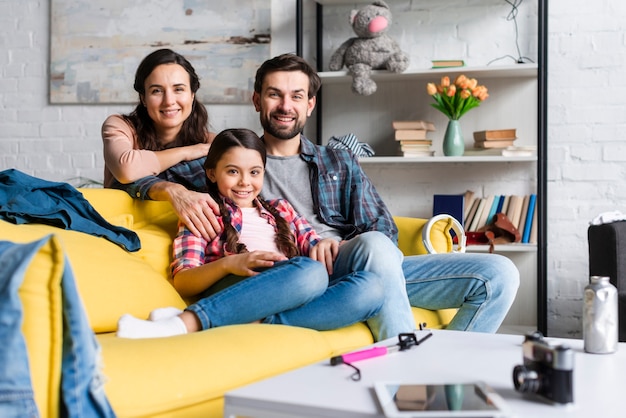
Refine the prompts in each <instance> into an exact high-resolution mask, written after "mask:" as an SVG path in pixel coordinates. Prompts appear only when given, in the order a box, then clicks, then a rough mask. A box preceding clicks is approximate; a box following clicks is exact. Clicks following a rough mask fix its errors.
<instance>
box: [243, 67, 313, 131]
mask: <svg viewBox="0 0 626 418" xmlns="http://www.w3.org/2000/svg"><path fill="white" fill-rule="evenodd" d="M308 90H309V78H308V77H307V75H306V74H304V73H303V72H301V71H274V72H271V73H268V74H267V75H266V76H265V79H264V80H263V86H262V89H261V92H260V93H256V92H255V93H254V95H253V102H254V107H255V108H256V110H257V112H259V115H260V119H261V126H263V129H264V131H265V136H266V138H267V136H268V135H269V136H272V137H274V138H277V139H283V140H288V139H292V138H295V137H297V136H298V135H299V134H300V132H302V129H304V125H305V124H306V120H307V118H308V117H309V116H311V112H312V111H313V108H314V107H315V97H312V98H310V99H309V97H308V94H309V91H308Z"/></svg>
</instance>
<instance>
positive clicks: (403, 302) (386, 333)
mask: <svg viewBox="0 0 626 418" xmlns="http://www.w3.org/2000/svg"><path fill="white" fill-rule="evenodd" d="M402 259H403V255H402V252H401V251H400V250H399V249H398V247H397V246H396V245H395V244H394V243H393V241H391V240H390V239H389V238H388V237H387V236H386V235H384V234H382V233H381V232H377V231H370V232H365V233H363V234H360V235H358V236H356V237H354V238H352V239H351V240H348V241H344V242H343V243H342V244H341V245H340V246H339V254H338V255H337V259H336V260H335V264H334V266H333V276H335V275H338V276H341V275H344V274H347V273H349V272H351V271H355V270H363V271H369V272H372V273H374V274H376V275H377V276H379V277H382V279H383V286H384V290H383V292H384V301H383V305H382V307H381V309H380V311H379V312H378V314H377V315H375V316H373V317H371V318H370V319H368V320H367V325H368V326H369V328H370V331H371V332H372V335H373V336H374V339H375V340H376V341H380V340H384V339H386V338H391V337H396V336H397V335H398V334H400V333H403V332H411V331H413V330H414V329H415V320H414V319H413V314H412V312H411V306H410V305H409V298H408V296H407V292H406V286H405V280H404V274H403V272H402Z"/></svg>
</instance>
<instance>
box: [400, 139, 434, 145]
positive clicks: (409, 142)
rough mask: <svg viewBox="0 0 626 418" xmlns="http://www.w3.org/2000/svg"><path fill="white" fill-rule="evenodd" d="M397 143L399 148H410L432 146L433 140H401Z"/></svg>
mask: <svg viewBox="0 0 626 418" xmlns="http://www.w3.org/2000/svg"><path fill="white" fill-rule="evenodd" d="M398 142H400V146H411V145H428V146H430V145H432V144H433V140H432V139H401V140H399V141H398Z"/></svg>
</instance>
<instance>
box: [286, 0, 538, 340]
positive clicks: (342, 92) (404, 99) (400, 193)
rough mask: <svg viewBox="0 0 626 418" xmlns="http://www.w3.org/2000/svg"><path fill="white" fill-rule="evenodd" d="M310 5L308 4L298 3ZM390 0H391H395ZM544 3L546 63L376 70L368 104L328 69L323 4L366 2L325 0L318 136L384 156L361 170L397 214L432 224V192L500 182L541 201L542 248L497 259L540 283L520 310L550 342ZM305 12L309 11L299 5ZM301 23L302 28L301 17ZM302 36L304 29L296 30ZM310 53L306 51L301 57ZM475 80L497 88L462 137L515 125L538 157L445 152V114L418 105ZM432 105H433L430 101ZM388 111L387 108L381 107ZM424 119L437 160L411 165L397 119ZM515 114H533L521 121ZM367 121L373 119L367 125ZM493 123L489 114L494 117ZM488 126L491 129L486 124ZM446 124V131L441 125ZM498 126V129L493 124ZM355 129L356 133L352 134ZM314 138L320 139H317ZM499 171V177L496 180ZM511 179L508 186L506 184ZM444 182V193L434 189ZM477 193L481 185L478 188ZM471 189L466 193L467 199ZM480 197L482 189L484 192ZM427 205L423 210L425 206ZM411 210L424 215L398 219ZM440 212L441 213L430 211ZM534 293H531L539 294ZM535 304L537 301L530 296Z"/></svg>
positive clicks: (319, 8)
mask: <svg viewBox="0 0 626 418" xmlns="http://www.w3.org/2000/svg"><path fill="white" fill-rule="evenodd" d="M299 1H301V0H299ZM390 1H391V0H390ZM536 1H537V6H538V7H537V14H538V16H537V22H538V27H537V42H538V45H537V46H538V49H537V52H538V57H537V63H536V64H535V63H531V64H514V65H498V66H482V67H461V68H445V69H423V70H422V69H418V70H415V69H411V70H409V71H407V72H405V73H400V74H394V73H390V72H386V71H375V72H374V73H373V75H372V78H373V79H374V81H376V83H377V84H378V91H377V92H376V93H375V96H369V97H360V96H357V95H355V94H353V93H352V92H351V91H350V83H351V80H352V79H351V76H350V75H349V74H348V73H347V72H346V71H332V72H329V71H323V69H324V68H323V65H324V64H323V62H322V61H323V59H322V57H323V53H324V51H323V44H322V40H323V39H322V33H323V30H324V28H323V6H324V5H328V4H346V3H349V4H351V3H358V2H359V1H345V0H318V1H317V2H316V3H317V4H316V25H317V56H318V60H317V62H318V71H319V74H320V77H321V78H322V86H323V87H322V89H321V91H320V94H319V95H318V101H317V115H316V121H317V123H316V130H315V133H314V136H313V137H316V138H317V141H318V143H320V144H321V143H324V142H325V141H327V140H328V139H329V138H330V137H331V136H333V135H342V134H346V133H348V132H351V133H354V134H355V135H356V136H357V138H359V139H360V140H363V141H364V142H367V143H368V144H369V145H370V146H372V147H373V148H374V150H375V152H376V156H374V157H368V158H362V159H361V160H360V162H361V165H362V166H363V168H364V170H365V171H366V173H367V174H368V176H369V177H370V178H372V181H374V184H375V185H376V187H377V189H378V191H379V193H380V194H381V196H383V199H384V200H385V202H386V203H387V204H388V206H389V207H390V210H391V212H392V213H394V214H399V215H401V216H427V215H426V211H427V210H428V205H429V203H432V200H431V201H430V202H429V201H428V198H430V197H432V194H433V193H435V192H436V193H459V183H458V179H459V178H460V179H462V181H463V183H462V184H464V185H466V186H467V187H465V186H460V187H464V188H463V190H462V191H464V190H466V189H470V190H475V188H476V187H480V188H482V190H483V192H484V191H486V190H492V191H493V190H496V187H497V182H504V183H503V184H506V190H507V193H508V194H530V193H536V194H537V207H536V211H537V223H538V241H537V244H536V245H534V244H516V245H499V246H496V252H498V253H502V254H503V255H506V256H507V257H510V258H511V259H513V261H514V262H515V263H516V265H518V268H519V269H520V273H521V274H522V277H529V276H532V277H536V282H535V283H523V284H522V287H525V289H522V288H520V292H522V291H524V292H526V295H528V294H530V299H532V295H536V300H525V301H523V302H522V303H521V306H519V307H518V308H519V310H520V311H526V312H529V311H533V310H534V311H535V312H536V318H535V322H536V329H538V330H540V331H542V332H543V333H544V334H547V306H546V305H547V297H546V294H547V285H546V283H547V278H546V270H547V268H546V258H547V257H546V251H547V246H546V200H547V194H546V191H547V185H546V181H547V177H546V172H547V157H546V140H547V136H546V135H547V122H546V120H547V116H546V111H547V98H546V91H547V86H546V77H547V70H546V67H547V62H546V56H547V1H546V0H536ZM299 11H300V13H301V12H302V7H299ZM299 22H302V19H301V16H300V18H299ZM297 30H298V31H300V33H301V31H302V27H301V25H299V28H297ZM299 50H300V51H301V50H302V49H301V47H300V49H299ZM461 73H462V74H465V75H467V76H468V77H474V78H477V79H478V80H479V83H480V84H484V85H486V86H487V87H488V88H489V92H490V98H489V99H488V100H487V101H485V102H484V103H482V104H481V106H480V108H479V109H475V110H472V112H470V114H472V115H473V116H474V117H464V118H463V119H462V120H461V124H462V128H463V131H464V132H465V133H466V135H469V134H470V133H471V132H473V131H477V130H484V129H500V128H509V127H516V128H517V131H518V137H519V140H518V141H517V143H518V144H519V145H536V146H537V155H536V156H533V157H514V158H511V157H506V158H505V157H500V156H493V155H489V156H467V157H445V156H443V155H442V153H441V146H440V144H441V139H442V136H443V131H444V130H445V125H444V121H443V119H442V115H441V114H439V113H438V112H437V111H436V110H434V109H432V108H431V107H430V106H429V104H430V103H422V104H417V105H416V102H417V100H416V99H415V98H416V97H424V95H425V86H426V83H428V82H431V81H432V82H438V80H439V79H440V77H441V76H442V75H444V74H445V75H449V76H450V77H451V78H453V77H456V75H458V74H461ZM422 102H425V101H422ZM381 104H382V105H381ZM409 108H410V109H413V110H414V113H415V115H414V116H413V117H406V119H411V118H419V119H427V120H432V121H434V122H436V124H437V132H435V133H434V137H433V138H432V139H433V149H435V150H436V151H437V154H436V155H435V156H434V157H424V158H406V157H402V156H397V154H398V150H397V149H396V148H395V147H397V143H395V141H393V138H391V137H390V135H392V131H391V129H390V125H391V121H392V120H394V119H400V117H398V116H397V115H401V114H402V112H405V113H406V109H409ZM510 109H517V110H520V109H522V110H526V109H528V110H530V111H525V112H523V116H520V114H518V113H517V112H510V111H509V110H510ZM364 115H366V117H364ZM485 115H488V117H486V116H485ZM486 119H488V121H489V124H487V125H485V120H486ZM437 122H438V123H437ZM495 122H497V123H498V125H497V126H494V124H495ZM346 129H347V131H346ZM309 137H311V135H309ZM494 173H497V174H495V175H494ZM501 177H503V178H501ZM433 183H436V185H437V186H436V188H433ZM473 186H476V187H473ZM417 190H419V192H421V195H420V196H419V201H420V202H419V203H418V201H417V200H415V203H413V201H412V200H411V199H412V193H418V192H417ZM462 191H460V192H461V193H462ZM475 191H477V190H475ZM420 205H421V206H420ZM406 207H411V208H412V209H413V210H415V213H398V212H399V211H400V210H403V209H401V208H406ZM431 207H432V206H431ZM468 251H472V252H487V251H488V247H487V246H482V245H481V246H471V247H469V248H468ZM531 285H532V286H531ZM526 299H528V297H526Z"/></svg>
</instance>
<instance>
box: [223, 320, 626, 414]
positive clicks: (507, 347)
mask: <svg viewBox="0 0 626 418" xmlns="http://www.w3.org/2000/svg"><path fill="white" fill-rule="evenodd" d="M433 334H434V335H433V336H432V337H431V338H429V339H428V340H427V341H425V342H424V343H423V344H421V345H419V346H417V347H413V348H411V349H410V350H408V351H401V352H395V353H391V354H389V355H386V356H383V357H376V358H371V359H367V360H363V361H359V362H355V363H354V364H355V365H356V366H357V367H359V369H360V370H361V373H362V379H361V381H359V382H355V381H352V380H351V379H350V375H351V374H352V373H353V369H351V368H350V367H348V366H345V365H338V366H331V365H330V364H329V361H324V362H320V363H316V364H313V365H310V366H307V367H303V368H301V369H298V370H294V371H291V372H288V373H285V374H282V375H279V376H275V377H272V378H269V379H267V380H263V381H261V382H257V383H254V384H251V385H249V386H245V387H242V388H239V389H237V390H234V391H232V392H229V393H227V394H226V396H225V406H224V416H225V417H237V416H247V417H255V418H287V417H329V418H330V417H332V418H338V417H341V418H344V417H346V418H348V417H368V418H372V417H382V416H383V413H382V410H381V408H380V406H379V404H378V401H377V399H376V395H375V393H374V390H373V387H374V382H377V381H402V382H406V383H451V382H470V381H476V380H480V381H484V382H485V383H487V384H488V385H489V386H491V387H492V388H493V389H495V390H496V391H497V392H498V393H499V394H500V395H501V396H502V397H503V398H504V399H505V401H506V402H507V404H508V406H509V407H510V409H511V411H512V412H513V414H514V416H517V417H545V418H554V417H577V418H578V417H579V418H590V417H591V418H611V417H624V416H626V343H620V345H619V349H618V351H617V352H616V353H614V354H607V355H598V354H588V353H585V352H584V351H583V343H582V340H570V339H555V338H548V340H549V341H554V342H557V343H566V344H568V345H569V346H570V347H571V348H572V349H574V352H575V366H574V403H573V404H568V405H553V404H550V403H547V402H542V400H541V398H538V397H534V398H529V397H528V396H524V395H523V394H521V393H519V392H517V391H516V390H515V387H514V385H513V379H512V374H513V367H514V366H515V365H518V364H521V363H522V349H521V343H522V342H523V340H524V337H523V336H520V335H503V334H480V333H470V332H460V331H440V330H434V331H433ZM396 341H397V340H388V341H384V342H382V343H379V344H377V345H390V344H393V343H395V342H396Z"/></svg>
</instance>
